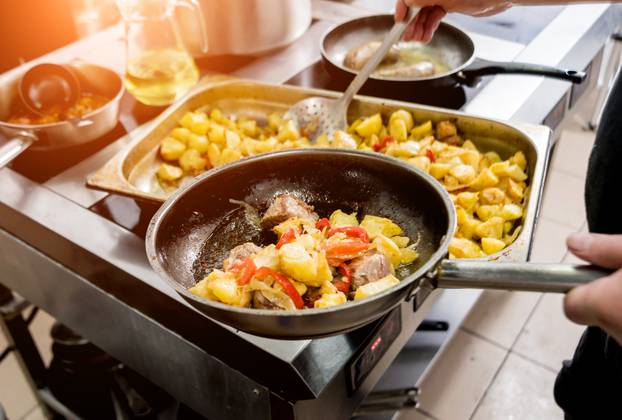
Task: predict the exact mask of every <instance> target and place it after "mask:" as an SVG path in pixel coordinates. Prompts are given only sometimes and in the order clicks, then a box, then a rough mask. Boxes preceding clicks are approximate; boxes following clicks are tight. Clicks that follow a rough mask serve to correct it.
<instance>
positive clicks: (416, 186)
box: [146, 149, 606, 339]
mask: <svg viewBox="0 0 622 420" xmlns="http://www.w3.org/2000/svg"><path fill="white" fill-rule="evenodd" d="M284 192H288V193H292V194H294V195H296V196H298V197H299V198H301V199H303V200H305V201H306V202H308V203H310V204H312V205H314V206H315V208H316V211H317V212H318V213H319V214H320V216H326V215H328V214H330V213H331V212H332V211H334V210H336V209H342V210H344V211H347V212H350V211H357V212H358V214H359V215H360V216H362V215H365V214H371V215H379V216H384V217H389V218H390V219H392V220H394V221H395V222H397V223H398V224H399V225H400V226H401V227H402V228H403V229H404V231H405V234H406V235H408V236H409V237H410V238H411V239H413V241H417V242H418V244H419V245H418V248H417V251H418V252H419V255H420V257H419V259H418V260H417V261H416V262H415V264H414V265H412V266H410V267H408V268H407V270H406V271H405V272H402V273H400V277H401V280H402V281H401V283H400V284H399V285H397V286H395V287H394V288H392V289H390V290H387V291H385V292H384V293H381V294H378V295H376V296H373V297H371V298H368V299H364V300H360V301H353V302H348V303H346V304H344V305H340V306H337V307H333V308H326V309H304V310H300V311H272V310H264V309H250V308H249V309H247V308H237V307H233V306H228V305H225V304H222V303H218V302H214V301H209V300H207V299H203V298H201V297H198V296H196V295H193V294H191V293H189V292H188V291H187V290H186V289H187V288H189V287H191V286H193V285H194V284H195V283H196V282H197V281H198V280H200V279H202V278H203V277H204V276H205V274H206V273H207V272H209V271H210V270H211V269H212V268H214V267H215V266H216V265H218V266H220V264H221V263H222V260H223V259H224V257H225V256H226V255H227V253H228V251H229V250H230V249H231V248H233V247H234V246H236V245H239V244H241V243H243V242H246V241H249V240H250V241H254V242H256V243H262V242H263V243H265V242H269V241H270V239H271V238H270V237H269V235H266V233H265V232H258V231H257V229H255V228H254V226H253V225H252V224H251V223H249V222H248V221H247V218H246V215H245V211H244V209H243V208H242V207H240V206H239V205H237V204H234V203H231V202H230V199H235V200H243V201H245V202H246V203H248V204H250V205H252V206H253V207H255V208H256V209H258V210H259V211H264V210H265V209H266V208H267V207H268V205H269V204H270V202H271V201H272V200H273V198H274V197H275V196H276V195H278V194H281V193H284ZM455 223H456V216H455V210H454V207H453V204H452V202H451V199H450V197H449V194H448V193H447V192H446V191H445V190H444V189H443V187H442V186H441V185H440V184H439V183H438V182H437V181H436V180H434V179H433V178H432V177H431V176H429V175H428V174H426V173H424V172H422V171H419V170H417V169H414V168H413V167H411V166H409V165H407V164H405V163H402V162H401V161H398V160H396V159H393V158H389V157H386V156H382V155H379V154H373V153H366V152H357V151H346V150H335V149H298V150H290V151H281V152H275V153H268V154H263V155H259V156H256V157H253V158H248V159H243V160H240V161H237V162H235V163H232V164H230V165H226V166H224V167H220V168H217V169H215V170H212V171H209V172H206V173H205V174H203V175H202V176H201V177H199V178H198V180H197V181H196V182H195V183H193V184H191V185H189V186H187V187H185V188H183V189H180V190H178V191H177V192H176V193H175V194H174V195H173V196H172V197H171V198H170V199H169V200H167V201H166V203H164V205H163V206H162V207H161V208H160V210H159V211H158V212H157V213H156V215H155V216H154V217H153V219H152V221H151V223H150V225H149V229H148V232H147V238H146V248H147V254H148V257H149V261H150V262H151V264H152V266H153V268H154V269H155V270H156V271H157V272H158V274H159V275H160V276H162V278H164V279H165V280H166V281H167V282H168V283H169V284H170V285H171V286H172V287H173V288H174V289H175V290H176V291H177V292H178V293H179V294H180V295H181V296H182V297H183V298H184V299H186V300H187V301H188V302H189V303H190V304H192V305H193V306H194V307H195V308H197V309H199V310H200V311H202V312H203V313H205V314H206V315H208V316H210V317H212V318H214V319H216V320H218V321H220V322H223V323H225V324H228V325H230V326H232V327H235V328H238V329H240V330H243V331H247V332H250V333H253V334H257V335H262V336H268V337H275V338H286V339H302V338H311V337H320V336H326V335H331V334H337V333H342V332H346V331H349V330H352V329H354V328H357V327H360V326H362V325H365V324H367V323H369V322H371V321H373V320H374V319H377V318H378V317H380V316H382V315H383V314H385V313H386V312H388V311H389V310H391V309H392V308H393V307H395V306H396V305H398V304H399V303H400V302H401V301H402V300H404V299H406V298H407V297H408V296H409V295H411V294H412V293H413V291H414V290H415V289H416V288H417V287H418V286H422V285H424V283H425V284H427V285H429V286H431V287H445V288H447V287H468V288H493V289H511V290H533V291H545V292H566V291H568V290H569V289H570V288H572V287H574V286H576V285H577V284H581V283H584V282H586V281H590V280H593V279H594V278H597V277H600V276H603V275H605V274H606V273H605V272H604V271H600V270H598V269H594V268H589V267H580V268H579V267H575V266H571V265H560V264H550V265H536V264H527V263H523V264H514V263H491V262H474V261H448V260H445V259H444V258H445V257H446V256H447V247H448V244H449V241H450V239H451V238H452V237H453V234H454V230H455Z"/></svg>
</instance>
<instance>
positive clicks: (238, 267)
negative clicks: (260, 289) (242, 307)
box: [229, 257, 257, 286]
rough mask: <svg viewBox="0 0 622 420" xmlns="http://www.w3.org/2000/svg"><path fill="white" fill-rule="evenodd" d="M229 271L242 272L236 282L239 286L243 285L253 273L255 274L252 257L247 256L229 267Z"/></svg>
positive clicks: (255, 269) (249, 279)
mask: <svg viewBox="0 0 622 420" xmlns="http://www.w3.org/2000/svg"><path fill="white" fill-rule="evenodd" d="M229 271H231V272H232V273H240V272H242V276H240V278H239V279H238V281H237V282H238V285H239V286H244V285H245V284H248V283H249V282H250V281H251V279H252V278H253V275H254V274H255V271H257V267H256V266H255V263H254V262H253V259H252V258H251V257H248V258H247V259H245V260H244V261H242V262H240V263H237V264H235V265H234V266H232V267H230V268H229Z"/></svg>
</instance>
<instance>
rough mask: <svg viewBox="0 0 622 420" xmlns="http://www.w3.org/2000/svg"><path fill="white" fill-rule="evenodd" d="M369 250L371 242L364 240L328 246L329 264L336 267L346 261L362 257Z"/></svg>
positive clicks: (327, 257) (327, 256)
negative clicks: (364, 241) (367, 242)
mask: <svg viewBox="0 0 622 420" xmlns="http://www.w3.org/2000/svg"><path fill="white" fill-rule="evenodd" d="M367 250H369V244H366V243H363V242H359V241H350V242H339V243H336V244H332V245H329V246H327V247H326V259H327V260H328V264H329V265H331V266H333V267H336V266H338V265H339V264H340V263H342V262H344V261H347V260H351V259H353V258H356V257H360V256H361V255H363V254H364V253H365V252H367Z"/></svg>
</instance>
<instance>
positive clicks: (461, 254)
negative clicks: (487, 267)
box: [449, 238, 485, 258]
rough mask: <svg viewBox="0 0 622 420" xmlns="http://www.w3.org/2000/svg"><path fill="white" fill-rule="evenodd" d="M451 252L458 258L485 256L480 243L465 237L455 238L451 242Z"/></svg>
mask: <svg viewBox="0 0 622 420" xmlns="http://www.w3.org/2000/svg"><path fill="white" fill-rule="evenodd" d="M449 253H450V254H451V255H453V256H455V257H456V258H480V257H483V256H485V254H484V252H483V251H482V249H481V248H480V247H479V245H478V244H476V243H475V242H473V241H471V240H469V239H465V238H453V239H452V240H451V241H450V242H449Z"/></svg>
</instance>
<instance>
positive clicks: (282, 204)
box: [261, 194, 319, 228]
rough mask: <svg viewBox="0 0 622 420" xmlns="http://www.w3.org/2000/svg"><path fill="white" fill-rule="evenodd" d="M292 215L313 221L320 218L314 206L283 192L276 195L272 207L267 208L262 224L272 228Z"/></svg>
mask: <svg viewBox="0 0 622 420" xmlns="http://www.w3.org/2000/svg"><path fill="white" fill-rule="evenodd" d="M292 217H298V218H300V219H306V220H311V221H313V222H315V221H317V220H318V219H319V216H318V215H317V213H316V212H314V211H313V206H310V205H308V204H307V203H305V202H304V201H302V200H299V199H297V198H296V197H292V196H291V195H288V194H283V195H279V196H278V197H276V198H275V199H274V201H273V202H272V204H271V205H270V207H268V210H266V213H265V214H264V215H263V218H262V219H261V225H262V226H263V227H265V228H271V227H273V226H276V225H278V224H279V223H282V222H284V221H286V220H287V219H289V218H292Z"/></svg>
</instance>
